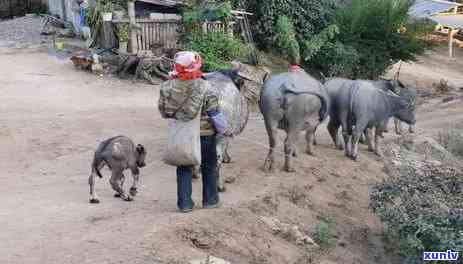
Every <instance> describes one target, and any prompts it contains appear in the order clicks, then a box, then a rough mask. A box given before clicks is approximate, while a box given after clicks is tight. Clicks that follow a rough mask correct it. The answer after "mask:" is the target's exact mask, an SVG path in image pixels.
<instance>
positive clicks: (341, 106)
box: [328, 81, 416, 160]
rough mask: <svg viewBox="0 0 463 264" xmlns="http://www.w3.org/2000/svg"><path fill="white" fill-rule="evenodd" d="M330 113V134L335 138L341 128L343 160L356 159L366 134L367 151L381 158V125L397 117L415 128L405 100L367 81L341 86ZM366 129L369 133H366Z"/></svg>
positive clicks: (408, 105)
mask: <svg viewBox="0 0 463 264" xmlns="http://www.w3.org/2000/svg"><path fill="white" fill-rule="evenodd" d="M333 105H334V107H332V108H331V109H332V110H331V111H332V112H331V113H330V114H331V117H332V118H330V124H329V125H328V127H329V130H330V134H331V135H332V136H333V135H336V134H337V131H338V128H339V126H342V134H343V139H344V146H345V153H346V156H348V157H350V158H352V159H353V160H357V159H358V142H359V139H360V136H361V135H362V133H364V132H365V131H366V132H367V133H366V135H367V141H368V146H369V150H373V151H374V152H375V153H376V154H377V155H381V152H380V147H379V144H378V143H379V137H380V136H381V132H382V130H383V127H384V123H385V121H386V120H388V119H389V118H391V117H392V116H393V117H396V118H398V119H399V120H400V121H403V122H406V123H407V124H415V122H416V119H415V114H414V112H413V111H412V109H411V107H410V103H409V102H408V100H407V99H405V98H402V97H400V96H398V95H396V94H395V93H393V92H391V91H383V90H382V89H378V88H376V87H375V86H374V85H373V84H372V83H371V82H368V81H355V82H348V83H346V84H345V85H343V86H342V87H341V88H340V90H339V93H338V95H337V96H336V97H335V100H334V102H333ZM373 128H375V131H376V133H375V146H374V147H373V145H372V140H371V129H373ZM367 129H368V130H367Z"/></svg>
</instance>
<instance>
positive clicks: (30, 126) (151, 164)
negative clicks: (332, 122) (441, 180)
mask: <svg viewBox="0 0 463 264" xmlns="http://www.w3.org/2000/svg"><path fill="white" fill-rule="evenodd" d="M0 84H1V85H0V94H1V97H0V146H1V148H0V168H1V173H0V201H1V205H0V226H1V230H0V263H7V264H16V263H17V264H25V263H47V264H50V263H79V264H83V263H93V264H94V263H151V264H152V263H185V262H183V261H185V260H189V259H193V258H196V257H201V256H205V255H207V254H213V255H216V256H220V257H223V258H226V259H228V260H230V261H234V262H233V263H298V262H297V261H298V260H299V259H301V256H302V255H303V253H302V252H303V251H302V250H301V249H300V248H299V247H297V246H296V245H293V244H290V243H288V242H286V241H284V240H283V239H281V238H278V237H275V236H273V235H272V234H271V232H270V231H268V230H266V229H265V227H263V226H262V224H261V223H260V222H259V216H260V215H272V216H276V217H279V218H280V219H281V220H285V221H287V222H289V223H293V224H295V223H297V224H302V225H303V228H304V230H307V232H309V233H310V232H311V230H313V227H314V226H315V225H316V223H317V222H318V219H320V217H322V216H323V217H325V216H328V217H331V218H333V219H335V221H336V223H337V225H336V236H337V238H338V241H340V243H339V244H338V245H336V246H335V248H334V249H333V250H332V251H330V252H329V253H323V254H320V255H317V256H318V257H317V258H315V259H313V261H314V263H321V262H320V261H326V262H324V263H393V260H392V259H390V258H388V256H387V253H385V252H384V250H383V245H382V242H381V239H380V234H381V231H382V226H381V224H380V223H379V221H378V220H377V218H376V217H375V216H374V215H372V214H371V212H370V211H369V209H368V188H369V187H370V186H371V184H373V183H375V182H377V181H380V180H381V179H382V178H384V177H386V175H385V174H384V173H383V172H382V164H381V162H380V161H379V160H378V158H377V157H375V156H374V155H372V154H368V153H365V152H363V153H362V157H361V158H362V160H361V161H360V162H358V163H352V162H351V161H349V160H347V159H345V158H344V157H343V153H342V152H338V151H336V150H334V149H333V148H332V146H331V142H330V140H329V139H328V137H327V135H326V133H325V131H324V130H325V129H321V130H323V132H322V133H321V135H320V137H319V138H320V140H319V141H320V146H318V147H316V152H317V156H316V157H308V156H305V155H302V156H301V157H299V158H298V161H297V162H296V164H297V167H296V168H297V169H298V172H297V173H296V174H286V173H281V172H278V173H276V174H274V175H266V174H264V173H263V172H261V171H260V170H259V167H260V166H261V165H262V164H263V159H264V156H265V154H266V149H265V146H266V144H267V139H266V134H265V132H264V126H263V122H262V120H261V118H260V115H257V114H256V115H254V116H253V118H252V120H251V122H250V124H249V127H248V128H247V129H246V132H245V133H244V135H243V136H242V137H241V138H238V139H237V140H236V142H235V143H234V146H233V149H232V155H233V158H234V163H233V164H232V165H229V166H227V167H226V168H225V174H226V175H229V176H234V177H236V182H235V183H234V184H232V185H229V188H228V189H229V191H228V192H227V193H225V194H224V195H223V196H222V199H223V201H224V208H222V209H219V210H215V211H205V210H200V209H199V208H198V210H196V211H195V212H193V213H192V214H189V215H183V214H179V213H177V212H176V206H175V204H176V183H175V176H174V175H175V174H174V169H173V168H172V167H168V166H166V165H164V164H163V163H162V162H161V161H160V156H161V152H162V146H163V145H164V142H165V140H166V129H165V128H166V122H165V121H164V120H162V119H161V118H160V116H159V114H158V112H157V109H156V107H155V102H156V101H157V93H158V91H157V87H155V86H149V85H144V84H139V83H137V84H134V83H131V82H127V81H119V80H116V79H110V78H106V77H98V76H94V75H91V74H88V73H85V72H80V71H76V70H75V69H74V68H73V67H72V65H71V64H70V63H69V62H68V61H67V60H62V59H59V58H57V57H54V56H50V55H49V54H48V53H47V52H46V50H42V51H37V50H34V51H31V50H23V51H20V52H18V51H17V50H15V51H14V52H13V51H12V50H9V49H0ZM448 109H450V110H451V111H450V110H448ZM436 111H437V112H430V113H427V114H426V115H422V116H420V120H425V127H429V128H431V127H433V126H434V125H435V124H436V123H433V121H432V120H435V121H440V120H442V118H441V117H442V115H446V116H447V117H446V119H447V121H449V122H456V121H458V122H461V120H462V116H463V114H462V112H461V107H459V106H458V105H457V104H454V105H453V106H447V107H446V108H445V109H437V110H436ZM439 111H440V112H439ZM452 114H453V115H452ZM449 115H451V117H449ZM429 117H432V118H433V119H432V120H431V119H429ZM442 122H443V121H442ZM119 134H124V135H127V136H129V137H132V138H133V139H134V140H135V141H136V142H138V143H142V144H144V145H145V146H146V147H147V149H148V151H149V154H148V158H147V163H148V167H147V168H145V169H143V170H142V176H141V188H140V194H139V196H137V197H136V200H135V201H134V202H132V203H128V202H124V201H121V200H119V199H115V198H113V197H112V195H113V192H112V191H111V190H110V187H109V184H108V182H107V181H108V177H105V178H104V179H103V180H100V181H98V182H97V192H98V193H99V196H100V199H101V202H102V203H101V204H98V205H91V204H89V203H88V184H87V177H88V175H89V172H90V161H91V159H92V155H93V151H94V149H95V148H96V146H97V144H98V143H99V142H100V141H101V140H103V139H105V138H108V137H111V136H115V135H119ZM280 142H281V141H280ZM280 146H281V143H280ZM278 161H279V165H280V166H281V163H282V157H281V156H280V157H279V159H278ZM104 174H106V175H107V171H106V170H105V171H104ZM296 187H297V188H296ZM200 188H201V187H200V184H199V183H195V186H194V189H195V200H196V203H197V204H200V196H199V194H200ZM298 188H302V190H305V193H298V192H300V189H298ZM298 190H299V191H298ZM294 193H295V194H294ZM272 195H277V196H278V197H279V198H278V197H277V198H276V202H268V199H267V198H268V197H270V198H271V197H273V196H272ZM291 195H293V196H294V195H299V196H301V195H302V197H303V199H302V198H301V199H302V200H301V199H299V198H298V200H296V201H294V199H295V198H294V197H292V196H291ZM299 196H297V197H299ZM288 197H289V198H288ZM297 197H296V198H297ZM286 198H288V199H286ZM270 200H271V199H270ZM291 201H292V202H291ZM298 201H302V202H298ZM269 204H273V205H275V204H276V205H275V207H272V208H271V209H270V208H269ZM207 230H209V232H212V231H211V230H213V232H216V234H218V235H217V237H214V239H215V240H216V241H215V244H214V246H211V247H208V248H207V249H200V248H197V247H194V245H193V244H192V243H191V241H192V237H193V236H195V235H196V236H198V232H199V233H201V232H206V231H207ZM209 235H211V234H209ZM341 242H343V243H341ZM329 261H331V262H329ZM301 263H302V262H301Z"/></svg>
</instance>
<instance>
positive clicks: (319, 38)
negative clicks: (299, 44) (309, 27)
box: [304, 25, 339, 61]
mask: <svg viewBox="0 0 463 264" xmlns="http://www.w3.org/2000/svg"><path fill="white" fill-rule="evenodd" d="M337 34H339V27H338V26H336V25H330V26H328V27H326V28H325V29H323V30H322V31H321V32H320V33H318V34H317V35H314V36H313V37H312V38H311V39H310V40H306V41H304V47H305V48H304V56H305V58H304V60H305V61H308V60H310V59H311V58H312V57H313V56H314V55H316V54H317V53H318V52H319V51H320V50H321V48H322V47H323V46H325V45H326V44H328V43H329V42H330V41H331V40H332V39H334V38H335V37H336V35H337Z"/></svg>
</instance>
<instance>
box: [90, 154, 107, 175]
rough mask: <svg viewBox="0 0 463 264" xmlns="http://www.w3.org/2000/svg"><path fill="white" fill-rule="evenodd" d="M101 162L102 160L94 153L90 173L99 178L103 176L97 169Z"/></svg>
mask: <svg viewBox="0 0 463 264" xmlns="http://www.w3.org/2000/svg"><path fill="white" fill-rule="evenodd" d="M102 162H104V160H103V159H102V158H101V157H99V155H95V157H94V158H93V162H92V173H95V174H96V175H97V176H98V177H99V178H103V175H101V172H100V169H99V168H100V164H101V163H102Z"/></svg>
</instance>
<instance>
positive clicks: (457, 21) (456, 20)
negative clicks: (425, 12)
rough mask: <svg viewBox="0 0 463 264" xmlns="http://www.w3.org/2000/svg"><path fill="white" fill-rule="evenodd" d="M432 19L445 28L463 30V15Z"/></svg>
mask: <svg viewBox="0 0 463 264" xmlns="http://www.w3.org/2000/svg"><path fill="white" fill-rule="evenodd" d="M430 19H432V20H434V21H435V22H436V23H438V24H441V25H444V26H448V27H451V28H454V29H463V15H441V16H432V17H430Z"/></svg>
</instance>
